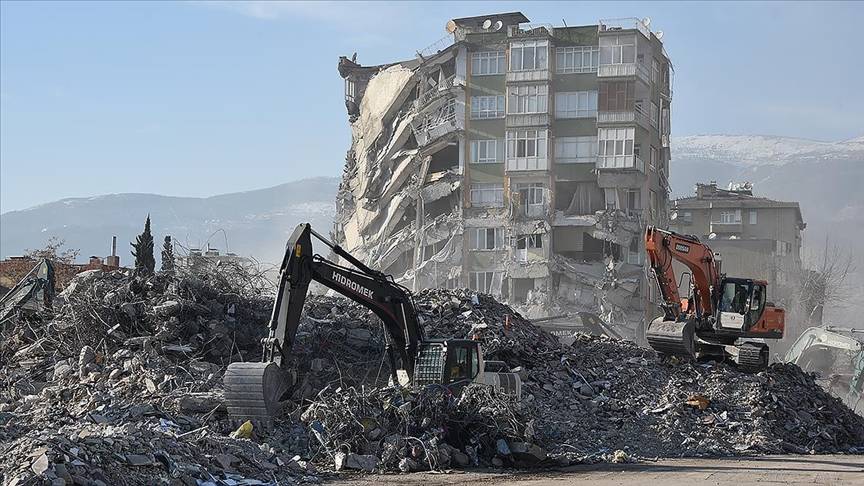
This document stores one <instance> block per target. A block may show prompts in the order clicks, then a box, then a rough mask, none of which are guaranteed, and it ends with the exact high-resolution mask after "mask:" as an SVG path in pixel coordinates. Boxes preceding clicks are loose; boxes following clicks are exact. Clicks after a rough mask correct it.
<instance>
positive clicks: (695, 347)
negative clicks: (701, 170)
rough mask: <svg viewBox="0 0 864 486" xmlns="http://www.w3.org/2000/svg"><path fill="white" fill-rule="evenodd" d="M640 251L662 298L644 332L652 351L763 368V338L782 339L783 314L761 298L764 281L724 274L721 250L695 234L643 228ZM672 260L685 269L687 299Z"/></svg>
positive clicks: (749, 368) (765, 363)
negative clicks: (657, 312) (642, 249)
mask: <svg viewBox="0 0 864 486" xmlns="http://www.w3.org/2000/svg"><path fill="white" fill-rule="evenodd" d="M645 251H646V252H647V254H648V259H649V261H650V265H651V270H652V273H653V274H654V276H655V278H656V280H657V285H658V287H659V290H660V296H661V298H662V303H661V304H660V308H661V309H662V310H663V315H662V316H660V317H658V318H656V319H654V320H653V321H652V322H651V324H649V325H648V329H647V330H646V336H645V337H646V338H647V340H648V344H649V345H650V346H651V347H652V348H653V349H654V350H655V351H657V352H658V353H660V354H664V355H672V356H677V357H684V358H692V359H717V360H721V361H732V362H734V363H736V364H737V366H738V367H739V368H740V369H742V370H744V371H748V372H756V371H759V370H762V369H764V368H766V367H767V366H768V359H769V354H768V345H767V344H765V343H764V342H763V341H762V340H764V339H780V338H782V337H783V329H784V323H785V312H784V310H783V309H781V308H778V307H775V306H774V305H773V304H771V303H769V302H767V301H766V297H767V292H766V291H767V282H765V281H764V280H754V279H748V278H733V277H727V276H726V275H725V274H723V273H721V263H722V261H721V257H720V254H719V253H714V252H713V251H712V250H711V248H710V247H709V246H708V245H706V244H705V243H702V242H700V241H699V238H697V237H695V236H690V235H681V234H678V233H675V232H673V231H666V230H662V229H659V228H655V227H653V226H648V227H647V228H646V230H645ZM673 261H678V262H680V263H682V264H683V265H684V266H686V267H687V268H688V270H689V271H690V292H689V295H688V296H687V297H686V298H681V295H680V291H679V286H680V282H679V281H678V280H676V278H675V270H674V269H673V265H672V262H673ZM682 277H683V275H682Z"/></svg>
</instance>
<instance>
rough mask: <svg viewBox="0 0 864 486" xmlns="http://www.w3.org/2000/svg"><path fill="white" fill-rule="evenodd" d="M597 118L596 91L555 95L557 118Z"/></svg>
mask: <svg viewBox="0 0 864 486" xmlns="http://www.w3.org/2000/svg"><path fill="white" fill-rule="evenodd" d="M595 116H597V92H596V91H570V92H562V93H555V118H591V117H595Z"/></svg>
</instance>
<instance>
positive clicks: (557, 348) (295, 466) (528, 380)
mask: <svg viewBox="0 0 864 486" xmlns="http://www.w3.org/2000/svg"><path fill="white" fill-rule="evenodd" d="M241 270H242V269H237V268H230V267H224V268H220V267H218V266H216V267H214V268H209V269H199V270H197V271H196V273H195V274H192V273H183V272H179V273H176V274H173V273H172V274H162V273H160V274H157V275H155V276H150V277H147V278H144V277H139V276H131V275H128V274H125V273H121V272H108V273H101V272H86V273H83V274H81V275H79V276H78V277H76V279H75V280H74V281H73V282H72V284H71V285H70V286H69V287H68V288H67V289H66V290H65V291H64V292H63V293H62V294H61V296H60V300H59V301H58V302H57V303H56V305H55V306H54V314H53V315H51V316H50V317H46V316H32V315H31V316H29V317H27V316H18V317H14V318H12V319H9V320H6V321H4V322H3V323H0V333H2V335H0V338H2V340H0V451H2V455H0V471H2V473H3V481H4V484H25V483H26V484H56V485H62V484H68V485H72V484H78V485H96V486H98V485H108V484H121V485H122V484H171V485H181V484H182V485H196V486H199V485H207V486H209V485H221V484H235V485H244V484H245V485H251V484H275V483H277V482H278V483H279V484H295V483H304V482H315V481H317V480H318V479H319V477H320V476H321V475H322V474H323V473H321V472H319V471H320V470H322V469H332V468H335V469H358V470H365V471H368V470H391V471H396V470H399V471H415V470H425V469H433V470H440V469H446V468H454V467H470V466H474V465H480V466H490V465H491V466H516V467H523V466H530V465H548V464H565V463H567V464H569V463H572V462H577V461H582V462H584V461H594V460H609V461H616V462H620V461H627V460H631V458H638V457H653V456H681V455H686V456H694V455H719V454H722V455H728V454H756V453H783V452H815V453H819V452H850V451H851V452H855V451H858V452H861V451H864V419H862V418H861V417H858V416H856V415H855V414H854V413H852V412H851V411H850V410H849V409H848V408H846V407H845V406H844V405H843V404H842V403H841V402H840V401H839V400H837V399H835V398H833V397H831V396H829V395H828V394H827V393H825V392H823V391H822V390H821V389H820V388H819V387H818V385H816V384H815V383H814V381H813V378H812V377H811V376H810V375H807V374H805V373H803V372H801V371H800V369H798V368H797V367H795V366H786V365H773V366H772V367H771V368H770V369H768V370H767V371H764V372H762V373H759V374H756V375H747V374H742V373H739V372H738V371H736V370H735V369H734V368H733V367H730V366H728V365H726V364H723V363H702V364H693V363H679V362H671V361H668V360H660V359H658V358H657V357H656V356H655V354H654V353H653V351H650V350H647V349H643V348H639V347H638V346H636V345H634V344H632V343H629V342H625V341H617V340H612V339H608V338H598V337H589V336H581V335H580V336H576V337H575V339H574V342H573V344H572V345H571V346H564V345H562V344H560V343H559V342H558V341H557V339H556V338H555V337H553V336H552V335H550V334H548V333H547V332H545V331H543V330H541V329H539V328H537V327H535V326H533V325H532V324H531V323H530V322H529V321H527V320H525V319H524V318H522V317H521V316H520V315H519V314H518V313H516V312H514V311H512V310H511V309H510V308H509V307H507V306H506V305H503V304H500V303H499V302H497V301H495V300H494V298H492V297H491V296H488V295H482V294H477V293H475V292H472V291H469V290H443V289H435V290H426V291H423V292H420V293H418V294H417V295H415V305H416V307H417V310H418V315H419V319H420V320H421V323H422V324H423V326H424V327H425V331H426V334H427V335H428V336H430V337H454V338H472V339H476V340H479V341H480V342H481V343H482V345H483V349H484V355H485V357H486V359H490V360H501V361H504V362H505V363H506V364H507V366H508V367H509V368H510V370H511V371H512V372H513V373H517V374H519V376H520V377H521V378H522V380H523V387H522V400H521V402H516V401H514V400H512V399H510V398H508V397H506V396H502V395H496V394H495V392H494V391H493V390H492V389H491V388H488V387H485V386H479V385H477V386H475V385H470V386H467V387H465V388H464V389H463V390H462V391H461V392H460V391H451V390H447V389H445V388H442V387H435V386H433V387H429V388H426V389H419V390H405V389H400V388H396V387H389V386H387V380H388V378H389V376H390V370H389V369H388V364H387V360H385V359H384V356H383V350H384V343H385V339H384V333H383V328H382V325H381V322H380V321H379V320H378V319H377V318H376V317H375V316H374V315H373V314H372V313H371V312H370V311H368V310H367V309H365V308H364V307H362V306H360V305H358V304H355V303H353V302H351V301H348V300H346V299H341V298H333V297H324V296H310V297H309V298H308V299H307V302H306V308H305V312H304V319H303V321H302V323H301V326H300V328H299V330H298V336H297V342H296V344H295V347H294V350H293V353H292V355H293V357H294V360H295V363H294V365H295V366H297V369H298V370H299V371H300V378H301V381H300V382H299V384H298V386H297V387H295V389H294V395H293V397H292V398H293V405H294V406H293V407H289V408H288V410H287V411H286V414H285V415H284V416H283V417H280V418H278V420H277V421H276V424H275V427H273V428H272V429H267V428H263V427H261V426H260V424H251V423H248V424H243V425H242V426H241V427H240V428H239V429H238V428H237V426H238V424H237V423H233V422H232V421H230V420H229V419H228V417H227V414H226V411H225V408H224V404H223V396H222V383H221V380H222V375H223V373H224V370H225V367H226V366H227V364H228V363H229V362H231V361H236V360H241V359H242V360H255V359H258V358H259V356H260V343H259V338H260V337H261V336H262V335H263V333H264V332H265V329H266V323H267V321H268V319H269V314H270V307H271V305H272V300H271V299H270V298H269V297H267V295H269V291H270V288H269V287H268V285H269V284H267V283H266V282H265V281H264V280H263V277H262V276H261V275H258V274H255V273H250V272H249V271H247V270H242V271H241Z"/></svg>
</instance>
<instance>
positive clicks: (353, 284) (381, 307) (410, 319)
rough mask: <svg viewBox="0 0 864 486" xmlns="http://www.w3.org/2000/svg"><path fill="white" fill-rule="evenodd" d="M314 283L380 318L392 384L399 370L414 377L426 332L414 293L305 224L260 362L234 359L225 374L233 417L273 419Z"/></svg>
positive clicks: (282, 276)
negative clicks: (322, 251) (328, 253)
mask: <svg viewBox="0 0 864 486" xmlns="http://www.w3.org/2000/svg"><path fill="white" fill-rule="evenodd" d="M313 236H314V237H315V238H316V239H318V240H319V241H321V242H322V243H324V244H325V245H327V246H328V247H329V248H330V249H331V250H332V251H333V253H335V254H336V255H339V256H341V257H342V258H344V259H345V260H346V261H347V262H349V263H350V264H351V265H353V267H355V268H349V267H345V266H341V265H337V264H336V263H333V262H331V261H329V260H327V259H325V258H323V257H322V256H320V255H318V254H316V253H315V252H314V251H313V246H312V237H313ZM313 281H315V282H318V283H320V284H322V285H324V286H326V287H328V288H330V289H332V290H334V291H336V292H338V293H340V294H342V295H344V296H345V297H347V298H349V299H351V300H353V301H355V302H357V303H359V304H360V305H363V306H365V307H367V308H368V309H370V310H371V311H372V312H373V313H374V314H375V315H377V316H378V317H379V318H381V320H382V321H383V323H384V327H385V329H386V338H387V342H386V353H387V356H388V359H389V361H390V365H391V366H390V369H391V373H392V377H393V380H394V382H395V381H397V375H396V371H397V370H405V371H406V372H407V373H408V376H412V375H413V373H414V356H415V355H416V352H417V348H418V345H419V343H420V342H421V341H422V340H423V338H424V336H423V331H422V327H421V326H420V324H419V322H418V320H417V314H416V311H415V308H414V304H413V302H412V300H411V293H410V292H409V291H408V289H406V288H404V287H402V286H401V285H399V284H397V283H395V282H394V281H393V280H392V278H390V277H388V276H387V275H385V274H383V273H381V272H379V271H376V270H373V269H371V268H369V267H367V266H366V265H364V264H363V263H362V262H360V261H359V260H357V259H356V258H354V257H353V256H352V255H351V254H349V253H348V252H346V251H345V250H344V249H342V248H341V247H340V246H339V245H336V244H333V243H332V242H330V241H328V240H327V239H326V238H324V237H323V236H321V235H320V234H318V233H317V232H316V231H315V230H313V229H312V227H311V225H309V224H308V223H303V224H300V225H298V226H297V228H295V230H294V232H293V233H292V235H291V238H290V239H289V240H288V243H287V245H286V247H285V256H284V257H283V259H282V265H281V266H280V270H279V287H278V291H277V294H276V301H275V303H274V305H273V312H272V314H271V317H270V324H269V333H268V336H267V337H266V338H264V339H263V340H262V343H263V345H264V350H263V351H264V353H263V359H262V361H261V362H260V363H249V362H238V363H232V364H231V365H230V366H229V367H228V370H227V371H226V373H225V378H224V383H225V388H226V401H227V404H228V409H229V413H231V415H234V416H247V417H253V418H260V419H269V417H271V416H273V415H274V413H275V412H276V410H277V409H278V407H279V403H280V402H281V401H282V397H283V395H284V394H285V393H286V392H287V391H288V390H289V389H290V387H291V386H292V385H293V383H294V381H295V380H296V376H295V374H294V370H292V369H290V368H288V367H287V365H288V363H289V358H290V351H291V348H292V346H293V345H294V341H295V338H296V335H297V328H298V327H299V325H300V318H301V314H302V312H303V304H304V303H305V301H306V294H307V292H308V290H309V284H310V283H312V282H313Z"/></svg>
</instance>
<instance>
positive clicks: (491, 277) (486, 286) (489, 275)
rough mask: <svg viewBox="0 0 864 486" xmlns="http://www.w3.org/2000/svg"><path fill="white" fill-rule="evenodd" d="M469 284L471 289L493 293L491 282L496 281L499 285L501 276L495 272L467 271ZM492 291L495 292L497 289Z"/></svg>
mask: <svg viewBox="0 0 864 486" xmlns="http://www.w3.org/2000/svg"><path fill="white" fill-rule="evenodd" d="M468 275H469V280H470V282H469V286H470V287H471V290H474V291H476V292H483V293H485V294H491V293H493V288H492V287H493V282H494V281H496V280H497V281H498V282H499V283H498V284H499V285H500V280H501V277H500V276H498V275H495V272H469V273H468ZM494 293H497V289H496V290H495V292H494Z"/></svg>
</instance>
